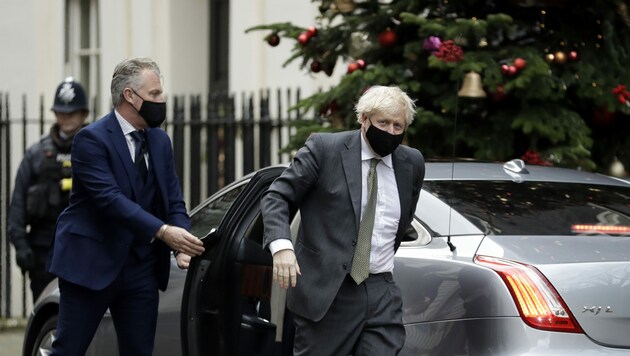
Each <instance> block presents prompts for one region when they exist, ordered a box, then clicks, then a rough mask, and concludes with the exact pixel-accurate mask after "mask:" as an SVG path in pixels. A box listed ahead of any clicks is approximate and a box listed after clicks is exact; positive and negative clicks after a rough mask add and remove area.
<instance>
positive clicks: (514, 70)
mask: <svg viewBox="0 0 630 356" xmlns="http://www.w3.org/2000/svg"><path fill="white" fill-rule="evenodd" d="M517 73H518V69H517V68H516V66H513V65H512V66H508V75H509V76H510V77H513V76H515V75H516V74H517Z"/></svg>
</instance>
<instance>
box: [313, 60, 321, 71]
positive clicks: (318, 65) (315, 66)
mask: <svg viewBox="0 0 630 356" xmlns="http://www.w3.org/2000/svg"><path fill="white" fill-rule="evenodd" d="M320 70H322V63H321V62H319V61H312V62H311V72H313V73H317V72H319V71H320Z"/></svg>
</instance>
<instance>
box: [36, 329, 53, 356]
mask: <svg viewBox="0 0 630 356" xmlns="http://www.w3.org/2000/svg"><path fill="white" fill-rule="evenodd" d="M55 332H56V329H50V330H49V331H48V332H47V333H46V334H45V335H43V336H42V339H41V342H40V343H39V345H37V348H36V349H35V350H36V354H35V355H37V356H49V355H50V354H52V344H53V341H54V340H55Z"/></svg>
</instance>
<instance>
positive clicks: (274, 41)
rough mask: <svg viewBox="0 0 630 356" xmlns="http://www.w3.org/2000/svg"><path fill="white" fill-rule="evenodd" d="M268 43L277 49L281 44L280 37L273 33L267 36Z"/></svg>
mask: <svg viewBox="0 0 630 356" xmlns="http://www.w3.org/2000/svg"><path fill="white" fill-rule="evenodd" d="M267 43H268V44H269V45H270V46H271V47H275V46H277V45H278V44H279V43H280V36H278V34H277V33H275V32H274V33H272V34H270V35H269V36H267Z"/></svg>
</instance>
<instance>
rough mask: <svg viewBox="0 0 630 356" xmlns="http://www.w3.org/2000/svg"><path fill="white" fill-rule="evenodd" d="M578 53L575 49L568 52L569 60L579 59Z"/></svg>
mask: <svg viewBox="0 0 630 356" xmlns="http://www.w3.org/2000/svg"><path fill="white" fill-rule="evenodd" d="M579 57H580V55H579V54H578V53H577V51H570V52H569V60H570V61H571V62H575V61H577V60H578V59H579Z"/></svg>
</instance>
